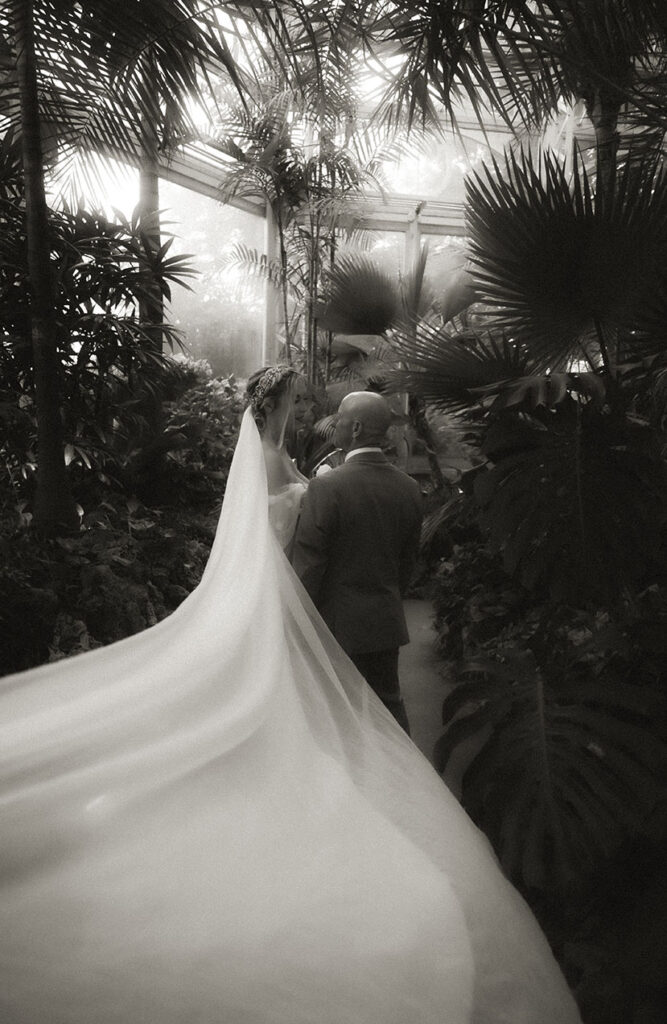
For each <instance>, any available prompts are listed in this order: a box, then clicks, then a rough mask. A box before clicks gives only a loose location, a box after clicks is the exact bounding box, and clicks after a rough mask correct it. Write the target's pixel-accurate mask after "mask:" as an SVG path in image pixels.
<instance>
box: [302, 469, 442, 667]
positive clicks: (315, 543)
mask: <svg viewBox="0 0 667 1024" xmlns="http://www.w3.org/2000/svg"><path fill="white" fill-rule="evenodd" d="M421 520H422V499H421V493H420V490H419V486H418V485H417V483H416V482H415V481H414V480H412V478H411V477H409V476H407V475H406V474H405V473H403V472H402V471H401V470H400V469H396V467H395V466H392V464H391V463H390V462H389V461H388V460H387V459H386V458H385V456H384V455H383V454H382V453H381V452H363V453H360V454H359V455H355V456H353V457H352V458H351V459H350V460H349V461H347V462H345V463H344V464H343V465H342V466H338V467H337V469H333V470H331V472H330V473H326V474H325V475H323V476H318V477H315V479H313V480H311V481H310V483H309V485H308V490H307V491H306V495H305V497H304V503H303V507H302V511H301V518H300V520H299V525H298V527H297V531H296V538H295V543H294V550H293V554H292V563H293V565H294V569H295V570H296V572H297V574H298V575H299V576H300V577H301V580H302V582H303V584H304V586H305V587H306V590H307V591H308V593H309V594H310V596H311V598H312V599H313V602H314V604H315V606H316V607H317V609H318V610H319V612H320V614H321V615H322V618H323V619H324V621H325V622H326V624H327V625H328V627H329V629H330V630H331V632H332V633H333V635H334V636H335V637H336V639H337V640H338V642H339V644H340V645H341V647H342V648H343V650H344V651H346V652H347V654H361V653H364V652H370V651H382V650H390V649H392V648H396V647H399V646H400V645H401V644H406V643H407V642H408V639H409V637H408V631H407V627H406V623H405V615H404V612H403V602H402V600H401V595H402V594H403V592H404V591H405V588H406V587H407V585H408V582H409V580H410V575H411V573H412V570H413V567H414V564H415V559H416V556H417V549H418V545H419V533H420V528H421Z"/></svg>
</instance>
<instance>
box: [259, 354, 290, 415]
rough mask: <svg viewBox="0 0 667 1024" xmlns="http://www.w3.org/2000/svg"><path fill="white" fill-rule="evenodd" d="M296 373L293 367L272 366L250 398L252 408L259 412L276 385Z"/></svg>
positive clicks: (260, 379)
mask: <svg viewBox="0 0 667 1024" xmlns="http://www.w3.org/2000/svg"><path fill="white" fill-rule="evenodd" d="M293 373H294V370H293V369H292V367H291V366H282V365H281V366H270V367H269V369H268V370H266V372H265V373H263V374H262V376H261V377H260V378H259V380H258V381H257V385H256V387H255V389H254V390H253V393H252V395H251V396H250V402H249V404H250V407H251V409H253V410H254V411H255V412H259V410H260V409H261V408H262V403H263V402H264V399H265V398H266V396H267V395H268V394H269V393H270V392H271V391H273V389H274V387H275V386H276V384H279V383H280V381H281V380H284V379H285V377H289V376H290V375H291V374H293Z"/></svg>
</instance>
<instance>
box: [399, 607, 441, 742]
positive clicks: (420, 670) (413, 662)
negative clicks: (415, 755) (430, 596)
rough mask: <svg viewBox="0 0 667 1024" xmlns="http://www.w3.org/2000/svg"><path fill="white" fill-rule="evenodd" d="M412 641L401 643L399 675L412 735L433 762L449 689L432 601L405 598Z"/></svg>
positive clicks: (406, 614)
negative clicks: (438, 653) (439, 655)
mask: <svg viewBox="0 0 667 1024" xmlns="http://www.w3.org/2000/svg"><path fill="white" fill-rule="evenodd" d="M405 616H406V618H407V620H408V630H409V632H410V643H409V644H408V645H407V646H406V647H401V653H400V657H399V668H398V671H399V677H400V680H401V690H402V691H403V699H404V701H405V706H406V708H407V712H408V718H409V719H410V729H411V731H412V739H413V740H414V742H415V743H416V745H417V746H418V747H419V749H420V750H421V752H422V753H423V754H424V755H425V756H426V757H427V758H428V759H429V761H431V762H432V760H433V746H434V744H435V741H436V740H437V739H438V737H439V736H440V735H441V733H442V726H441V724H440V723H441V721H442V719H441V710H442V702H443V700H444V698H445V696H446V694H447V692H448V690H449V687H448V686H447V685H446V684H445V681H444V680H443V677H442V674H441V673H442V665H443V663H442V662H441V661H440V660H439V659H438V658H437V656H436V651H435V632H434V629H433V608H432V606H431V604H430V602H429V601H416V600H409V601H406V602H405Z"/></svg>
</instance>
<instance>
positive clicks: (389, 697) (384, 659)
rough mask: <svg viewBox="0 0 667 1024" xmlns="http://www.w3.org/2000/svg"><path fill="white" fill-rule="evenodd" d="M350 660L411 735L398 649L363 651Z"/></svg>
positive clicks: (351, 655) (352, 656)
mask: <svg viewBox="0 0 667 1024" xmlns="http://www.w3.org/2000/svg"><path fill="white" fill-rule="evenodd" d="M350 659H351V660H352V661H353V662H354V664H355V665H356V667H357V668H358V669H359V671H360V672H361V674H362V676H363V677H364V679H365V680H366V682H367V683H368V685H369V686H370V688H371V689H372V690H373V691H374V692H375V693H376V694H377V696H378V697H379V698H380V700H381V701H382V703H383V704H384V706H385V707H386V708H387V710H388V711H391V713H392V715H393V716H394V718H395V719H396V721H397V722H398V724H399V725H400V726H402V727H403V729H405V731H406V732H407V734H408V736H409V735H410V723H409V722H408V716H407V713H406V710H405V704H404V703H403V698H402V697H401V689H400V686H399V682H398V647H394V648H392V649H391V650H388V651H363V652H362V653H360V654H350Z"/></svg>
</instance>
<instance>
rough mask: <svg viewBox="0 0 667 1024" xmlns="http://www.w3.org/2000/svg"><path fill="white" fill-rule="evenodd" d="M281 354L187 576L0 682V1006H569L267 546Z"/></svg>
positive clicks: (376, 1019)
mask: <svg viewBox="0 0 667 1024" xmlns="http://www.w3.org/2000/svg"><path fill="white" fill-rule="evenodd" d="M293 377H294V375H293V373H292V372H291V371H289V370H287V369H286V368H280V367H272V368H269V369H268V370H267V371H265V372H264V373H262V374H260V375H258V376H257V375H256V377H255V378H254V379H253V380H251V383H250V406H249V408H248V409H247V411H246V413H245V415H244V417H243V423H242V426H241V431H240V436H239V440H238V445H237V449H236V453H235V456H234V460H233V464H232V468H231V471H230V475H229V480H228V484H227V490H226V494H225V500H224V505H223V509H222V513H221V517H220V523H219V527H218V531H217V535H216V539H215V543H214V545H213V549H212V552H211V556H210V560H209V562H208V565H207V568H206V571H205V573H204V576H203V579H202V581H201V583H200V585H199V587H198V588H197V589H196V590H195V591H194V593H193V594H191V595H190V597H189V598H188V599H187V600H186V601H185V602H184V603H183V604H182V605H181V606H180V607H179V608H178V610H177V611H176V612H175V613H174V614H173V615H171V616H170V617H169V618H168V619H166V620H164V621H163V622H161V623H159V624H158V625H156V626H154V627H152V628H151V629H148V630H146V631H145V632H144V633H142V634H140V635H138V636H133V637H130V638H128V639H126V640H123V641H121V642H119V643H117V644H114V645H112V646H110V647H108V648H105V649H100V650H95V651H92V652H90V653H86V654H82V655H80V656H78V657H76V658H74V659H71V660H69V661H61V662H58V663H55V664H52V665H46V666H42V667H40V668H38V669H36V670H33V671H30V672H25V673H22V674H19V675H14V676H10V677H7V678H6V679H4V680H3V681H1V682H0V705H1V707H0V723H1V726H0V732H1V736H0V750H1V754H0V757H1V759H2V794H1V797H0V809H1V821H0V850H1V855H2V882H3V892H2V899H1V902H0V973H1V974H2V979H3V981H2V985H1V986H0V1019H1V1020H2V1021H3V1024H42V1022H46V1021H53V1022H54V1024H55V1022H57V1024H195V1022H196V1024H315V1022H317V1024H576V1022H578V1021H579V1016H578V1013H577V1010H576V1007H575V1004H574V1001H573V999H572V997H571V995H570V993H569V991H568V989H567V986H566V984H565V982H564V980H563V978H562V976H561V974H560V972H559V970H558V967H557V966H556V963H555V961H554V960H553V957H552V955H551V952H550V950H549V948H548V946H547V943H546V941H545V939H544V936H543V935H542V933H541V932H540V930H539V928H538V926H537V924H536V922H535V920H534V919H533V917H532V915H531V913H530V911H529V910H528V908H527V906H526V905H525V903H524V902H523V900H522V899H521V897H520V896H519V895H518V894H517V893H516V892H515V890H514V889H513V888H512V887H511V886H510V885H509V883H508V882H507V881H506V880H505V878H504V877H503V875H502V874H501V871H500V870H499V868H498V866H497V863H496V860H495V858H494V856H493V853H492V852H491V850H490V847H489V844H488V843H487V841H486V839H485V838H484V836H483V835H482V834H481V833H480V832H479V831H478V830H477V829H476V828H475V827H474V826H473V824H472V823H471V822H470V820H469V819H468V817H467V816H466V814H465V813H464V812H463V811H462V809H461V808H460V807H459V805H458V803H457V801H456V800H455V799H454V797H453V796H451V794H450V793H449V792H448V790H447V789H446V787H445V786H444V784H443V783H442V781H441V779H440V778H439V777H438V775H437V774H436V773H435V772H434V770H433V769H432V768H431V767H430V765H429V764H428V763H427V761H426V760H425V759H424V758H423V757H422V755H421V754H420V753H419V752H418V751H417V750H416V748H415V747H414V746H413V744H412V743H411V741H410V740H409V739H408V738H407V737H406V735H405V734H404V733H403V731H402V729H401V728H400V727H399V726H398V725H397V724H396V723H395V721H394V719H393V718H392V716H391V715H390V714H389V712H388V711H386V709H385V708H384V707H383V705H382V704H381V703H380V701H379V700H378V699H377V698H376V697H375V696H374V694H373V693H372V692H371V690H370V688H369V687H368V686H366V685H365V684H364V683H363V681H362V679H361V677H360V676H359V675H358V673H357V671H356V669H355V668H354V666H353V665H352V663H351V662H350V661H349V660H348V659H347V657H346V656H345V655H344V654H343V652H342V651H341V650H340V648H339V647H338V646H337V644H336V642H335V641H334V640H333V638H332V636H331V635H330V634H329V633H328V631H327V629H326V627H325V626H324V624H323V623H322V621H321V619H320V618H319V616H318V614H317V612H316V611H315V609H314V607H313V606H312V604H311V603H310V601H309V599H308V597H307V595H306V594H305V592H304V590H303V589H302V587H301V585H300V583H299V581H298V580H297V578H296V577H295V575H294V573H293V572H292V570H291V568H290V566H289V563H288V561H287V559H286V558H285V555H284V552H283V549H284V548H285V547H286V546H287V545H288V544H289V540H290V536H291V533H292V532H293V529H294V524H295V522H296V517H297V515H298V506H299V500H300V497H301V495H302V493H303V490H304V487H305V481H304V479H303V478H302V477H301V476H300V475H299V474H298V472H297V471H296V470H295V468H294V466H293V464H292V463H291V461H290V459H289V457H288V455H287V453H286V451H285V447H284V434H285V428H286V424H287V420H288V418H289V416H290V415H291V412H292V397H291V383H292V381H293Z"/></svg>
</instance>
